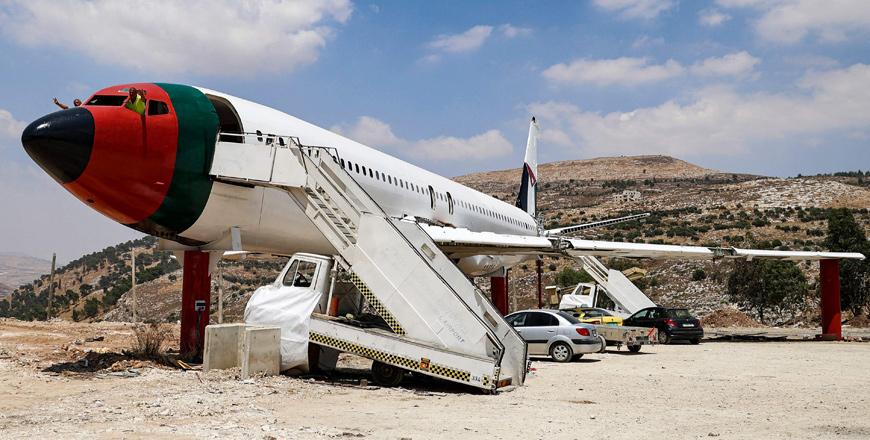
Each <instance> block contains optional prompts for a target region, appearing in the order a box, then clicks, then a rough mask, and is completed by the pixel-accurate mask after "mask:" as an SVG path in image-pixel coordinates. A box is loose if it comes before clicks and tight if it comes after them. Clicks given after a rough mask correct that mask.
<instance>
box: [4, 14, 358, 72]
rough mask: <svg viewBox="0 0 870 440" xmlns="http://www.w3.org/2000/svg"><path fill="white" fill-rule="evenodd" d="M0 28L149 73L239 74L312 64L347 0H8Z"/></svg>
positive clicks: (31, 42) (24, 39)
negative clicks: (302, 0) (282, 0)
mask: <svg viewBox="0 0 870 440" xmlns="http://www.w3.org/2000/svg"><path fill="white" fill-rule="evenodd" d="M4 5H5V7H3V8H2V10H0V28H2V29H3V32H4V33H5V34H6V35H8V36H10V37H12V38H14V39H15V40H17V41H18V42H19V43H21V44H25V45H28V46H57V47H60V48H63V49H70V50H73V51H76V52H80V53H83V54H85V55H87V56H89V57H91V58H93V59H95V60H97V61H99V62H101V63H105V64H111V65H120V66H124V67H128V68H133V69H137V70H141V71H144V72H149V73H161V74H166V73H177V72H193V73H199V74H208V75H239V74H241V75H246V74H251V75H252V74H255V73H262V72H263V71H272V72H277V71H281V72H287V71H289V70H292V69H294V68H297V67H299V66H303V65H306V64H310V63H313V62H314V61H316V60H317V57H318V55H319V53H320V51H321V49H323V47H324V46H325V45H326V42H327V40H328V38H329V37H330V36H331V35H332V34H333V32H334V31H333V28H332V27H331V25H333V24H335V23H344V22H346V21H347V20H348V18H349V17H350V15H351V12H352V5H351V3H350V0H306V1H304V2H277V1H271V0H249V1H245V2H235V1H232V0H187V1H184V0H162V1H154V2H148V1H134V0H124V1H122V0H118V1H115V0H93V1H88V2H83V1H76V0H9V1H7V2H4Z"/></svg>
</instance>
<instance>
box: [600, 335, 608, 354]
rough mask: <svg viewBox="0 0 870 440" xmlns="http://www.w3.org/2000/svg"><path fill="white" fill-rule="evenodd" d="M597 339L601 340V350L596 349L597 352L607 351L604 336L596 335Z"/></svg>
mask: <svg viewBox="0 0 870 440" xmlns="http://www.w3.org/2000/svg"><path fill="white" fill-rule="evenodd" d="M598 340H599V341H601V350H598V352H599V353H604V352H605V351H607V339H604V336H601V335H598Z"/></svg>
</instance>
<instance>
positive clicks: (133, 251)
mask: <svg viewBox="0 0 870 440" xmlns="http://www.w3.org/2000/svg"><path fill="white" fill-rule="evenodd" d="M130 266H131V268H132V269H131V273H130V280H131V281H132V282H131V287H130V293H131V294H132V295H131V298H130V299H131V300H132V301H133V306H132V308H133V322H139V316H138V313H137V310H136V308H137V307H138V306H139V298H137V297H136V248H134V247H131V248H130Z"/></svg>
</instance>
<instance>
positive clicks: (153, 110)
mask: <svg viewBox="0 0 870 440" xmlns="http://www.w3.org/2000/svg"><path fill="white" fill-rule="evenodd" d="M168 113H169V106H168V105H166V103H165V102H163V101H155V100H153V99H152V100H151V101H148V116H155V115H165V114H168Z"/></svg>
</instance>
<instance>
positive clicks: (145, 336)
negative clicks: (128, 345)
mask: <svg viewBox="0 0 870 440" xmlns="http://www.w3.org/2000/svg"><path fill="white" fill-rule="evenodd" d="M171 333H172V329H171V327H170V326H161V325H160V324H157V323H154V322H152V323H150V324H141V325H137V326H136V327H134V328H133V336H135V339H136V341H135V344H134V345H133V353H135V354H136V355H139V356H144V357H157V356H159V355H161V354H162V353H163V346H164V344H165V343H166V340H167V339H168V338H169V336H170V334H171Z"/></svg>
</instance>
